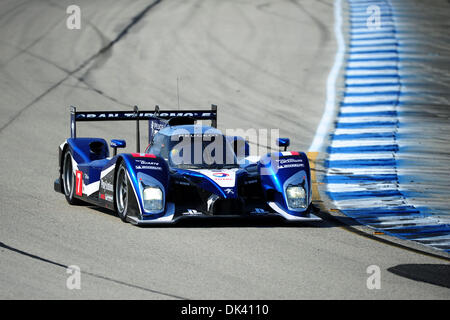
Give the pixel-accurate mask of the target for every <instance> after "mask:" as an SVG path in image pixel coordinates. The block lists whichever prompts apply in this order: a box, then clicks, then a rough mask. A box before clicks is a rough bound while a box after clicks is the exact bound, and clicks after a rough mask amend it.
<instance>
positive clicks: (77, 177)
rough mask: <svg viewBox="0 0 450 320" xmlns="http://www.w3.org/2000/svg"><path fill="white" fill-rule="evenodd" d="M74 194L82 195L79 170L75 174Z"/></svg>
mask: <svg viewBox="0 0 450 320" xmlns="http://www.w3.org/2000/svg"><path fill="white" fill-rule="evenodd" d="M75 193H76V195H77V196H82V195H83V172H82V171H80V170H77V171H76V173H75Z"/></svg>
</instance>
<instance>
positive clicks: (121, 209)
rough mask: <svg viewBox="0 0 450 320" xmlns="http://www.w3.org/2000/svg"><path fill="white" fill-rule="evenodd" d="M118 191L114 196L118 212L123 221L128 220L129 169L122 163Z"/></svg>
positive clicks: (117, 184) (117, 180) (117, 181)
mask: <svg viewBox="0 0 450 320" xmlns="http://www.w3.org/2000/svg"><path fill="white" fill-rule="evenodd" d="M115 185H116V191H115V195H114V201H115V206H116V212H117V215H118V216H119V218H120V219H122V221H126V219H127V211H128V195H129V190H130V188H129V185H128V177H127V169H126V168H125V166H124V165H123V163H121V164H120V165H119V169H118V170H117V175H116V184H115Z"/></svg>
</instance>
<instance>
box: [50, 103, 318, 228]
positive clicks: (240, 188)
mask: <svg viewBox="0 0 450 320" xmlns="http://www.w3.org/2000/svg"><path fill="white" fill-rule="evenodd" d="M116 120H117V121H122V120H133V121H135V122H136V140H137V141H136V145H137V146H136V148H137V152H136V153H120V154H117V149H118V148H123V147H125V146H126V142H125V141H124V140H115V139H114V140H111V143H110V146H111V148H112V149H113V155H112V156H110V152H109V148H108V144H107V142H106V141H105V140H104V139H101V138H79V137H77V136H76V123H77V122H80V121H116ZM140 120H148V123H149V134H148V135H149V146H148V147H147V149H146V150H145V152H143V153H141V152H140V127H139V122H140ZM198 120H205V121H206V120H207V121H211V126H206V125H203V124H202V125H199V124H197V121H198ZM277 143H278V146H280V147H284V151H280V152H271V153H268V154H267V155H265V156H263V157H260V158H258V159H253V161H252V157H249V144H248V142H247V141H246V140H245V139H244V138H242V137H237V136H232V137H230V136H225V135H224V134H222V132H221V131H219V130H218V129H217V106H215V105H212V108H211V110H206V111H205V110H183V111H161V110H159V108H158V107H156V108H155V110H154V111H139V110H138V108H137V107H135V109H134V111H132V112H126V111H107V112H105V111H91V112H78V111H77V110H76V109H75V108H74V107H71V138H69V139H67V140H66V141H65V142H64V143H62V144H61V145H60V147H59V177H58V178H57V179H56V181H55V184H54V188H55V191H57V192H61V193H63V194H64V195H65V197H66V199H67V201H68V202H69V203H70V204H76V203H79V202H87V203H90V204H94V205H96V206H99V207H103V208H108V209H111V210H114V211H115V212H116V213H117V215H118V216H119V217H120V218H121V219H122V220H123V221H127V222H131V223H133V224H137V225H143V224H152V223H173V222H175V221H178V220H179V219H180V218H183V217H217V216H220V217H223V216H226V217H230V216H240V217H248V216H281V217H283V218H285V219H286V220H289V221H316V220H320V218H318V217H317V216H315V215H313V214H312V213H311V200H312V199H311V198H312V193H311V175H310V167H309V162H308V158H307V156H306V155H305V153H303V152H294V151H286V148H287V147H288V145H289V139H286V138H284V139H282V138H280V139H278V141H277ZM253 158H254V157H253Z"/></svg>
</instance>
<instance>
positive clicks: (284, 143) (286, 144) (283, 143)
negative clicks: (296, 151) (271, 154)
mask: <svg viewBox="0 0 450 320" xmlns="http://www.w3.org/2000/svg"><path fill="white" fill-rule="evenodd" d="M276 143H277V146H279V147H281V148H284V151H286V150H287V147H289V145H290V144H291V140H289V138H278V139H277V140H276Z"/></svg>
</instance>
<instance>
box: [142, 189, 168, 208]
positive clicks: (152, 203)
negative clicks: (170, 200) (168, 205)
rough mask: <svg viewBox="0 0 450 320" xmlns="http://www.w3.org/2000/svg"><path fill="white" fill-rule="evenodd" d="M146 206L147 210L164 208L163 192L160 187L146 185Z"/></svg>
mask: <svg viewBox="0 0 450 320" xmlns="http://www.w3.org/2000/svg"><path fill="white" fill-rule="evenodd" d="M143 195H144V208H145V210H147V211H159V210H162V208H163V193H162V191H161V189H160V188H159V187H145V189H144V194H143Z"/></svg>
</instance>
